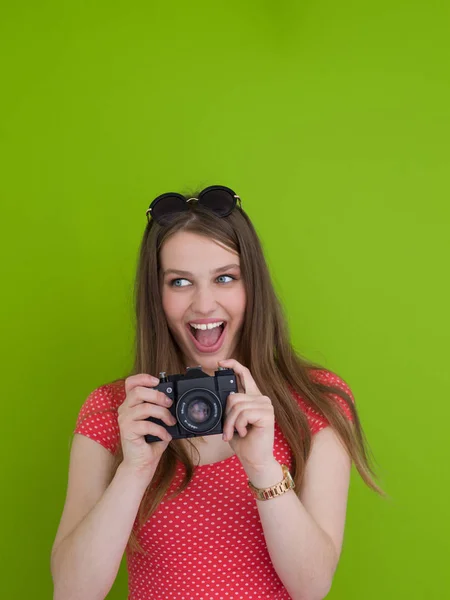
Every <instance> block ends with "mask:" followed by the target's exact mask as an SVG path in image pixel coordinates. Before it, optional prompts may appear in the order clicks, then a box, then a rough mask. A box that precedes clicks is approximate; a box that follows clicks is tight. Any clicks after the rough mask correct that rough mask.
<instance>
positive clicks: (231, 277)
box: [217, 275, 236, 283]
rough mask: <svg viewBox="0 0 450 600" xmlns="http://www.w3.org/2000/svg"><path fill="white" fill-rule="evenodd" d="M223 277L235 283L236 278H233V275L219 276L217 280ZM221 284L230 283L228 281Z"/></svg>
mask: <svg viewBox="0 0 450 600" xmlns="http://www.w3.org/2000/svg"><path fill="white" fill-rule="evenodd" d="M221 277H228V278H229V279H231V280H232V281H235V279H236V278H235V277H233V276H232V275H219V277H218V278H217V279H220V278H221ZM220 283H228V282H227V281H221V282H220Z"/></svg>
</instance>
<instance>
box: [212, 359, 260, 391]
mask: <svg viewBox="0 0 450 600" xmlns="http://www.w3.org/2000/svg"><path fill="white" fill-rule="evenodd" d="M219 365H220V366H221V367H227V368H228V369H233V371H234V372H235V373H236V375H237V376H238V377H239V380H240V383H241V385H242V388H243V392H244V393H245V394H252V395H261V392H260V391H259V389H258V386H257V385H256V382H255V380H254V379H253V377H252V374H251V373H250V371H249V369H247V367H244V366H243V365H241V363H239V362H238V361H237V360H235V359H234V358H230V359H227V360H221V361H219Z"/></svg>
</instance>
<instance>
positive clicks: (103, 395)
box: [74, 379, 126, 453]
mask: <svg viewBox="0 0 450 600" xmlns="http://www.w3.org/2000/svg"><path fill="white" fill-rule="evenodd" d="M125 397H126V392H125V380H124V379H118V380H115V381H113V382H111V383H106V384H104V385H101V386H99V387H97V388H95V389H94V390H93V391H92V392H91V393H90V394H89V395H88V397H87V398H86V400H85V401H84V403H83V405H82V406H81V408H80V411H79V413H78V418H77V423H76V426H75V430H74V433H79V434H81V435H84V436H86V437H89V438H91V439H93V440H95V441H96V442H99V443H100V444H102V446H104V447H105V448H107V449H108V450H109V451H110V452H112V453H115V452H116V450H117V447H118V443H119V439H120V433H119V424H118V412H117V411H118V408H119V406H120V405H121V404H122V402H123V401H124V400H125Z"/></svg>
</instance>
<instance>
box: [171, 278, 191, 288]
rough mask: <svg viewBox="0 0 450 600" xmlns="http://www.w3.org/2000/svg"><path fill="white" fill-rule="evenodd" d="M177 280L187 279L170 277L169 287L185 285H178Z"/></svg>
mask: <svg viewBox="0 0 450 600" xmlns="http://www.w3.org/2000/svg"><path fill="white" fill-rule="evenodd" d="M178 281H188V280H187V279H180V278H179V279H172V280H171V281H170V282H169V285H170V287H186V286H185V285H178V284H177V282H178Z"/></svg>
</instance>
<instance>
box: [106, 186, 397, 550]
mask: <svg viewBox="0 0 450 600" xmlns="http://www.w3.org/2000/svg"><path fill="white" fill-rule="evenodd" d="M196 196H197V194H195V193H194V194H192V195H186V198H191V197H196ZM187 206H188V209H189V210H188V211H186V212H183V213H179V214H178V215H177V216H176V217H175V218H174V219H173V220H172V221H171V223H170V224H168V225H165V226H161V225H159V224H157V223H156V222H155V221H153V220H150V223H149V224H148V225H147V226H146V229H145V232H144V235H143V239H142V242H141V246H140V252H139V260H138V265H137V273H136V281H135V290H134V292H135V308H136V337H135V362H134V367H133V372H132V373H130V374H129V375H132V374H137V373H150V374H152V375H155V374H158V373H159V372H161V371H166V372H167V373H184V372H185V370H186V365H184V364H183V360H182V356H181V352H180V349H179V347H178V345H177V343H176V342H175V339H174V338H173V336H172V333H171V332H170V330H169V328H168V325H167V322H166V319H165V315H164V311H163V307H162V299H161V289H160V261H159V255H160V251H161V248H162V246H163V244H164V242H165V241H166V240H167V239H168V238H169V237H170V236H171V235H173V234H175V233H176V232H178V231H187V232H192V233H195V234H198V235H201V236H206V237H207V238H209V239H212V240H215V241H216V242H218V243H219V244H222V245H224V246H226V247H227V248H229V249H231V250H232V251H234V252H237V253H238V254H239V256H240V266H241V273H242V278H243V281H244V285H245V289H246V298H247V305H246V311H245V317H244V321H243V325H242V334H241V337H240V346H239V349H238V353H239V358H238V360H239V361H240V362H242V364H244V365H245V366H246V367H248V368H249V370H250V372H251V374H252V376H253V378H254V380H255V382H256V384H257V386H258V388H259V389H260V390H261V393H262V394H264V395H267V396H268V397H269V398H270V399H271V400H272V403H273V406H274V410H275V419H276V421H277V423H278V425H279V427H280V429H281V431H282V433H283V435H284V437H285V438H286V441H287V442H288V444H289V446H290V448H291V451H292V455H293V462H292V467H293V473H292V475H293V478H294V480H295V484H296V490H300V486H301V482H302V478H303V474H304V471H305V464H306V461H307V459H308V456H309V454H310V450H311V441H312V440H311V433H310V429H309V425H308V422H307V418H306V416H305V414H304V413H303V412H302V410H301V409H300V408H299V405H298V403H297V401H296V400H295V398H294V397H293V395H292V393H291V391H290V390H289V386H290V387H291V388H293V389H294V390H295V391H296V392H297V393H298V394H299V395H300V396H301V397H302V398H303V399H304V401H305V402H306V403H307V404H308V405H309V406H310V407H312V408H313V409H315V410H316V411H317V412H318V413H319V414H321V415H323V416H324V417H325V418H326V419H327V420H328V422H329V423H330V426H331V427H333V428H334V430H335V431H336V432H337V434H338V435H339V437H340V439H341V440H342V442H343V444H344V446H345V448H346V449H347V451H348V453H349V455H350V456H351V457H352V459H353V462H354V464H355V466H356V468H357V470H358V472H359V474H360V475H361V477H362V479H363V480H364V482H365V483H366V484H367V485H368V486H369V487H370V488H372V489H373V490H374V491H376V492H377V493H379V494H380V495H381V496H385V495H386V494H385V492H384V491H383V490H382V489H381V488H380V487H379V486H378V485H377V484H376V483H375V481H374V479H373V477H376V474H375V472H374V469H373V467H372V464H371V460H372V459H369V454H370V455H372V453H371V452H370V449H369V445H368V442H367V439H366V437H365V434H364V432H363V429H362V426H361V423H360V420H359V417H358V413H357V409H356V407H355V404H354V403H353V401H352V398H351V397H350V396H349V395H348V394H346V393H345V392H344V391H343V390H342V389H340V388H338V387H333V386H327V385H325V384H323V383H319V382H316V381H314V377H313V376H312V375H313V373H314V370H316V369H319V370H322V369H323V367H322V366H320V365H318V364H317V363H313V362H311V361H309V360H307V359H305V358H303V357H301V356H299V355H298V353H296V351H294V349H293V347H292V345H291V342H290V335H289V330H288V325H287V319H286V317H285V315H284V313H283V308H282V306H281V303H280V301H279V300H278V298H277V296H276V293H275V290H274V287H273V285H272V281H271V278H270V274H269V270H268V267H267V264H266V261H265V258H264V254H263V250H262V247H261V243H260V240H259V238H258V235H257V233H256V231H255V229H254V227H253V225H252V223H251V221H250V219H249V217H248V216H247V215H246V213H245V212H244V210H243V209H242V208H240V207H236V208H235V209H234V210H233V212H232V213H231V214H230V215H229V216H228V217H225V218H220V217H218V216H216V215H215V214H214V213H213V212H211V211H210V210H208V209H205V208H203V207H202V206H201V205H199V204H197V203H195V204H192V203H189V204H188V205H187ZM235 358H237V357H235ZM328 371H329V369H328ZM328 394H337V395H339V396H340V397H341V398H342V399H343V400H344V401H345V402H346V404H347V406H348V408H349V410H350V411H351V414H352V416H353V422H350V421H349V420H348V418H347V417H346V416H345V414H344V412H343V410H342V408H340V407H339V404H338V403H337V402H336V401H334V400H332V399H331V398H330V397H329V396H328ZM116 458H117V465H118V464H119V463H120V462H121V460H122V455H121V449H120V444H119V450H118V454H117V456H116ZM177 460H180V461H181V462H182V463H183V465H184V467H185V477H184V480H183V481H182V483H181V484H180V486H179V488H178V489H177V490H176V492H175V494H173V495H172V497H174V496H175V495H177V494H178V493H180V492H181V491H183V490H184V489H185V488H186V486H187V485H188V484H189V482H190V480H191V478H192V476H193V473H194V464H193V462H192V459H191V457H190V456H189V455H188V453H187V451H186V449H185V448H184V447H183V446H182V444H180V441H179V440H173V441H172V442H171V443H170V444H169V446H168V447H167V449H166V451H165V452H164V454H163V455H162V457H161V459H160V462H159V464H158V467H157V469H156V472H155V475H154V477H153V480H152V482H151V483H150V485H149V486H148V488H147V490H146V492H145V494H144V497H143V499H142V502H141V505H140V508H139V511H138V515H137V523H138V525H139V526H141V525H143V524H144V523H145V522H146V520H147V519H148V518H149V517H150V516H151V515H152V514H153V513H154V511H155V510H156V508H157V506H158V504H159V503H160V501H161V500H162V498H163V497H164V495H165V493H166V492H167V490H168V488H169V486H170V484H171V482H172V480H173V477H174V475H175V469H176V462H177ZM298 493H299V492H298ZM129 547H130V549H131V550H134V551H142V549H141V547H140V545H139V543H138V539H137V531H135V529H133V531H132V534H131V537H130V542H129Z"/></svg>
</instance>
